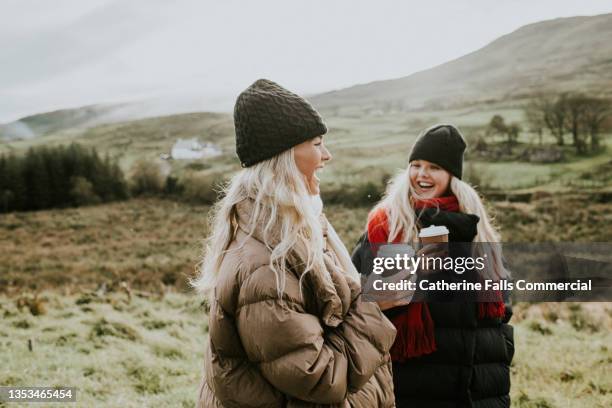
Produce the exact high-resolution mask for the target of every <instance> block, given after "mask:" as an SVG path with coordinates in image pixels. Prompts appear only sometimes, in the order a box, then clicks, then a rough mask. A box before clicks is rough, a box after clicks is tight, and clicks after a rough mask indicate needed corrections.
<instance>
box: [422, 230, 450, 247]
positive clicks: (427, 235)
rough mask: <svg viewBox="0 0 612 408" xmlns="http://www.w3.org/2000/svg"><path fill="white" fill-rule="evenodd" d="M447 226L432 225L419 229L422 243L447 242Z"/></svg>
mask: <svg viewBox="0 0 612 408" xmlns="http://www.w3.org/2000/svg"><path fill="white" fill-rule="evenodd" d="M448 234H449V231H448V228H446V227H445V226H444V225H432V226H430V227H427V228H423V229H421V231H420V232H419V238H420V240H421V243H423V244H434V243H438V242H448Z"/></svg>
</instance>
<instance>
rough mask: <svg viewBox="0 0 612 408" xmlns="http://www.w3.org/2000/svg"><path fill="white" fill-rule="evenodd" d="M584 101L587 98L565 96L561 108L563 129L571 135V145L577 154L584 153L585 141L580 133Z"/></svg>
mask: <svg viewBox="0 0 612 408" xmlns="http://www.w3.org/2000/svg"><path fill="white" fill-rule="evenodd" d="M586 101H587V97H586V96H584V95H581V94H573V95H566V96H565V98H564V100H563V106H562V108H563V109H564V110H565V123H564V125H565V129H567V131H568V132H570V133H571V134H572V141H573V145H574V147H576V152H577V153H579V154H582V153H586V141H585V140H584V133H583V132H582V127H583V125H584V112H585V107H586Z"/></svg>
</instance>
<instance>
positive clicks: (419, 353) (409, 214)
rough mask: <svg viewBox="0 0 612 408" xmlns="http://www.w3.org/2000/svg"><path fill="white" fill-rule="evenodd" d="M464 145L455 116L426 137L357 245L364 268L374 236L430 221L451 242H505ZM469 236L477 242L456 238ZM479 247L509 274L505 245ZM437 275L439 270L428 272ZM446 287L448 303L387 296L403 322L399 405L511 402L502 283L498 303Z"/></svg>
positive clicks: (396, 239)
mask: <svg viewBox="0 0 612 408" xmlns="http://www.w3.org/2000/svg"><path fill="white" fill-rule="evenodd" d="M465 147H466V145H465V141H464V139H463V137H462V136H461V134H460V133H459V131H458V130H457V129H456V128H455V127H454V126H450V125H437V126H433V127H431V128H429V129H427V130H425V131H424V132H423V133H422V134H421V135H420V136H419V138H418V139H417V141H416V143H415V145H414V147H413V149H412V151H411V154H410V159H409V165H408V168H407V169H406V170H405V171H403V172H402V173H401V174H399V175H398V176H397V177H396V178H395V179H394V180H393V181H392V182H391V183H390V184H389V187H388V189H387V192H386V195H385V197H384V199H383V200H382V201H381V202H380V203H379V204H378V205H377V206H376V207H375V208H374V209H373V210H372V211H371V212H370V215H369V217H368V227H367V233H366V234H364V236H363V237H362V239H361V240H360V243H359V245H358V247H357V248H356V249H355V251H354V253H353V262H354V263H355V265H356V266H357V269H358V270H360V271H361V272H362V274H364V275H367V274H369V273H370V272H371V271H372V269H371V262H372V257H373V255H372V250H370V249H371V247H370V243H372V244H387V243H408V244H414V243H415V242H417V241H418V231H419V229H421V228H425V227H428V226H430V225H444V226H446V227H447V229H448V230H449V231H450V234H449V241H450V242H451V247H452V246H453V245H454V244H452V243H453V242H463V243H471V242H486V243H497V242H499V240H500V238H499V234H498V233H497V231H496V230H495V228H494V227H493V226H492V224H491V222H490V220H489V217H488V215H487V213H486V210H485V209H484V206H483V204H482V202H481V200H480V198H479V196H478V194H477V193H476V191H475V190H474V189H473V188H472V187H471V186H469V185H468V184H467V183H465V182H463V181H461V175H462V165H463V153H464V151H465ZM465 245H467V246H468V247H470V246H471V245H472V244H461V245H455V246H454V247H455V248H456V247H457V246H463V247H464V248H465ZM477 248H478V249H477V250H480V251H488V252H487V254H488V255H489V258H488V259H489V261H490V265H492V267H491V268H489V269H491V274H494V275H495V276H496V278H497V279H499V278H507V277H508V273H507V271H506V270H505V269H504V267H503V265H502V262H501V251H500V250H499V247H498V246H497V245H487V244H484V245H478V246H477ZM467 249H468V250H469V251H472V250H473V248H467ZM451 252H452V251H451ZM451 256H454V255H453V254H451ZM434 275H439V273H436V274H433V275H432V274H431V273H430V274H429V275H428V276H427V279H428V280H430V281H431V280H432V278H434V279H435V277H434ZM466 275H467V274H466ZM466 275H457V274H454V273H450V274H448V273H447V275H445V276H446V277H445V279H446V281H449V279H454V280H457V281H460V280H461V279H463V278H465V277H466ZM422 277H423V276H420V278H422ZM437 277H438V278H440V276H437ZM475 279H482V278H475ZM437 295H442V296H443V297H444V302H440V301H439V300H440V298H436V300H438V301H433V300H432V299H431V298H425V299H426V301H425V302H416V301H412V302H411V301H406V300H399V301H381V302H379V305H380V307H381V309H383V311H384V313H385V314H386V315H387V317H388V318H389V319H390V320H391V321H392V322H393V323H394V325H395V326H396V328H397V330H398V334H397V337H396V341H395V343H394V346H393V348H392V350H391V357H392V359H393V377H394V389H395V398H396V404H397V407H398V408H401V407H406V408H415V407H427V408H435V407H478V408H485V407H487V408H488V407H491V408H493V407H509V406H510V396H509V392H510V363H511V361H512V357H513V355H514V340H513V330H512V326H510V325H508V324H507V323H508V321H509V320H510V317H511V315H512V311H511V307H510V305H509V304H508V303H506V302H504V300H506V301H507V298H506V299H504V298H503V294H501V293H499V292H497V293H496V294H495V295H496V296H497V298H496V299H495V300H496V301H489V302H476V301H469V299H466V298H462V299H461V300H460V301H452V299H449V298H448V297H449V296H451V297H452V296H454V294H452V293H450V294H449V293H438V294H437ZM449 300H450V301H449ZM487 300H491V299H487Z"/></svg>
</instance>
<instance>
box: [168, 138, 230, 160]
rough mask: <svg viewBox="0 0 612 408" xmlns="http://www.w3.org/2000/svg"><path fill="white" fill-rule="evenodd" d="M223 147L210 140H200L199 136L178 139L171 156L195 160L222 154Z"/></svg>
mask: <svg viewBox="0 0 612 408" xmlns="http://www.w3.org/2000/svg"><path fill="white" fill-rule="evenodd" d="M221 153H222V152H221V149H220V148H219V147H218V146H215V145H214V144H212V143H209V142H204V143H202V142H200V141H199V140H198V139H197V138H195V137H194V138H192V139H180V138H179V139H178V140H177V141H176V142H175V143H174V146H172V152H171V153H170V156H171V157H172V158H173V159H175V160H193V159H202V158H205V157H215V156H219V155H220V154H221Z"/></svg>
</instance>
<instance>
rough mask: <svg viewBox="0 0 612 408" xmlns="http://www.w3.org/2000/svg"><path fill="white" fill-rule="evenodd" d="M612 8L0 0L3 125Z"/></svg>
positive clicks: (403, 55)
mask: <svg viewBox="0 0 612 408" xmlns="http://www.w3.org/2000/svg"><path fill="white" fill-rule="evenodd" d="M609 12H612V3H611V2H610V1H609V0H581V1H575V0H574V1H563V0H539V1H538V0H514V1H509V0H506V1H503V0H499V1H490V0H448V1H441V0H438V1H436V0H429V1H408V0H405V1H402V0H397V1H389V0H370V1H358V0H303V1H296V0H257V1H246V0H245V1H237V0H219V1H210V0H173V1H167V0H133V1H128V0H53V1H49V0H2V1H1V2H0V50H1V51H0V122H7V121H10V120H14V119H17V118H18V117H21V116H24V115H28V114H33V113H39V112H43V111H48V110H53V109H60V108H68V107H76V106H81V105H86V104H92V103H99V102H120V101H128V100H137V99H139V98H150V97H158V98H159V97H163V98H167V100H168V101H172V100H173V98H174V97H176V95H189V96H190V97H191V98H192V99H193V101H194V103H195V106H194V109H197V110H229V109H230V107H231V106H232V104H233V101H234V99H235V96H236V95H237V93H238V92H239V91H240V90H242V89H243V88H245V87H246V86H248V85H249V84H250V83H251V82H253V81H254V80H255V79H257V78H260V77H266V78H270V79H272V80H275V81H277V82H279V83H281V84H282V85H284V86H286V87H288V88H290V89H291V90H294V91H297V92H301V93H306V94H311V93H317V92H322V91H327V90H331V89H339V88H343V87H346V86H350V85H353V84H357V83H364V82H371V81H374V80H379V79H389V78H396V77H401V76H406V75H409V74H411V73H413V72H416V71H419V70H423V69H426V68H430V67H432V66H435V65H438V64H440V63H443V62H446V61H448V60H451V59H454V58H457V57H460V56H462V55H464V54H466V53H469V52H472V51H475V50H477V49H478V48H481V47H482V46H484V45H486V44H488V43H489V42H491V41H493V40H494V39H496V38H498V37H499V36H501V35H504V34H507V33H510V32H512V31H514V30H516V29H517V28H519V27H521V26H523V25H525V24H529V23H533V22H537V21H541V20H547V19H552V18H556V17H568V16H576V15H595V14H603V13H609ZM194 98H195V99H194Z"/></svg>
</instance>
